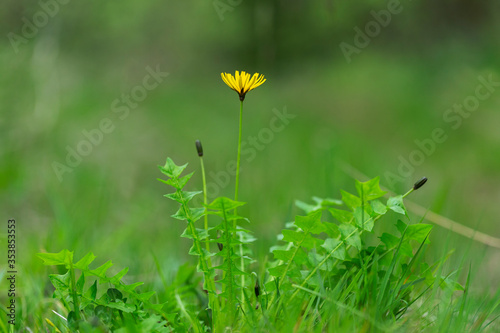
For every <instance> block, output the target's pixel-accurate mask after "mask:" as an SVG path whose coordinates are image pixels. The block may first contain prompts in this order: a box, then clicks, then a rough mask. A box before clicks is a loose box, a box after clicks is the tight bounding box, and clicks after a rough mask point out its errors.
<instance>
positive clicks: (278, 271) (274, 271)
mask: <svg viewBox="0 0 500 333" xmlns="http://www.w3.org/2000/svg"><path fill="white" fill-rule="evenodd" d="M286 268H287V264H282V265H278V266H276V267H272V268H269V274H271V275H272V276H277V277H280V276H282V275H283V273H285V271H286Z"/></svg>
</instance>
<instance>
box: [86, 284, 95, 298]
mask: <svg viewBox="0 0 500 333" xmlns="http://www.w3.org/2000/svg"><path fill="white" fill-rule="evenodd" d="M96 296H97V280H96V281H94V283H93V284H92V285H91V286H90V288H89V289H87V291H86V292H85V297H87V298H88V299H91V300H93V301H95V298H96Z"/></svg>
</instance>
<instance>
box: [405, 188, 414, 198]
mask: <svg viewBox="0 0 500 333" xmlns="http://www.w3.org/2000/svg"><path fill="white" fill-rule="evenodd" d="M413 191H415V190H414V189H413V188H411V189H410V190H409V191H408V192H406V193H405V194H403V199H404V198H406V197H407V196H408V195H409V194H410V193H411V192H413Z"/></svg>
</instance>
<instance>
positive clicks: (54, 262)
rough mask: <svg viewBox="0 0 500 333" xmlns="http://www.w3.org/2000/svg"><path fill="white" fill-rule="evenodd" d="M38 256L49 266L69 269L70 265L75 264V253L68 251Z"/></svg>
mask: <svg viewBox="0 0 500 333" xmlns="http://www.w3.org/2000/svg"><path fill="white" fill-rule="evenodd" d="M37 256H38V258H40V259H42V260H43V264H44V265H47V266H58V265H65V266H66V268H69V267H70V263H71V262H73V252H71V251H68V250H62V251H61V252H59V253H37Z"/></svg>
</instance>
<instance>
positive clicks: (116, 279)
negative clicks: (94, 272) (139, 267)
mask: <svg viewBox="0 0 500 333" xmlns="http://www.w3.org/2000/svg"><path fill="white" fill-rule="evenodd" d="M127 273H128V267H125V268H124V269H122V270H121V271H119V272H118V273H117V274H116V275H115V276H113V277H112V278H111V279H109V281H110V282H111V283H113V284H115V285H116V284H119V283H120V281H121V279H122V278H123V277H124V276H125V274H127Z"/></svg>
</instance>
